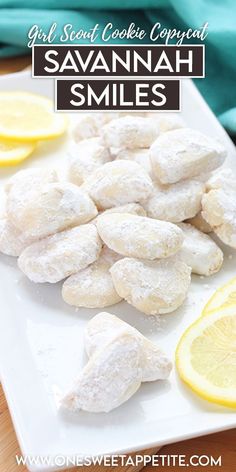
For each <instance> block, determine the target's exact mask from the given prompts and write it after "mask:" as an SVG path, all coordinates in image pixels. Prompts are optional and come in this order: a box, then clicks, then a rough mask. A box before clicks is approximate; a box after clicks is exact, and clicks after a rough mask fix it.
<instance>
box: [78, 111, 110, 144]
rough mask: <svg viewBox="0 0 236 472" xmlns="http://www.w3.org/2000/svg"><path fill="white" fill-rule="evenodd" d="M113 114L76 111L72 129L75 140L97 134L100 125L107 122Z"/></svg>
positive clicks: (92, 136)
mask: <svg viewBox="0 0 236 472" xmlns="http://www.w3.org/2000/svg"><path fill="white" fill-rule="evenodd" d="M110 115H111V116H110ZM113 115H114V114H113V113H111V114H110V113H78V114H77V115H76V123H75V125H74V127H73V130H72V135H73V138H74V140H75V142H77V143H78V142H80V141H82V140H83V139H89V138H94V137H97V136H99V134H100V131H101V128H102V126H104V125H105V124H106V123H108V121H110V119H111V118H112V117H113Z"/></svg>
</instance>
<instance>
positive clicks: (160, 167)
mask: <svg viewBox="0 0 236 472" xmlns="http://www.w3.org/2000/svg"><path fill="white" fill-rule="evenodd" d="M150 156H151V163H152V168H153V173H154V175H155V176H156V178H157V179H158V180H159V181H160V182H161V183H162V184H172V183H175V182H179V181H180V180H183V179H189V178H191V177H195V176H197V175H199V174H201V173H207V172H210V171H212V170H214V169H216V168H217V167H219V166H220V165H221V164H223V162H224V160H225V157H226V150H225V148H224V147H223V145H221V144H220V143H219V142H217V141H216V140H215V139H212V138H210V137H208V136H205V135H204V134H203V133H200V132H199V131H196V130H193V129H190V128H182V129H177V130H173V131H168V132H167V133H163V134H162V135H161V136H159V137H158V138H157V139H156V141H155V142H154V143H153V144H152V146H151V148H150Z"/></svg>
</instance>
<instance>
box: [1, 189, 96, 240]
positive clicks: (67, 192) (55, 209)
mask: <svg viewBox="0 0 236 472" xmlns="http://www.w3.org/2000/svg"><path fill="white" fill-rule="evenodd" d="M7 211H8V216H9V218H10V219H11V221H12V223H13V224H14V225H15V226H16V227H17V228H18V229H19V230H21V231H22V232H24V233H25V234H27V235H29V236H32V237H37V238H43V237H46V236H48V235H51V234H54V233H56V232H58V231H62V230H64V229H66V228H68V227H72V226H76V225H79V224H83V223H87V222H88V221H89V220H91V219H92V218H94V217H95V216H96V215H97V209H96V207H95V205H94V203H93V201H92V200H91V198H90V197H89V196H88V195H87V194H86V193H85V192H84V191H83V190H81V189H80V188H79V187H77V185H74V184H71V183H69V182H57V183H52V184H47V185H44V186H43V187H42V188H41V189H40V190H39V189H36V191H35V192H34V193H33V192H32V194H31V198H28V195H27V193H26V194H22V198H21V196H20V195H19V194H18V193H17V197H16V195H13V196H12V192H10V194H9V196H8V199H7Z"/></svg>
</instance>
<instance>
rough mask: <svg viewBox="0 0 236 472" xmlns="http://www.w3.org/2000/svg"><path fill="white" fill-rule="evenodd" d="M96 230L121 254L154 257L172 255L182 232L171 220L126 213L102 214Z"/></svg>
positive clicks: (146, 257) (178, 243)
mask: <svg viewBox="0 0 236 472" xmlns="http://www.w3.org/2000/svg"><path fill="white" fill-rule="evenodd" d="M97 229H98V232H99V235H100V237H101V238H102V240H103V241H104V243H105V244H106V245H107V246H108V247H109V248H110V249H112V250H113V251H115V252H118V254H122V255H123V256H130V257H140V258H143V259H151V260H152V259H156V258H162V257H169V256H171V255H173V254H175V253H176V252H177V251H178V250H179V249H180V247H181V245H182V242H183V234H182V231H181V230H180V229H179V228H178V227H177V226H175V225H173V224H172V223H168V222H164V221H157V220H153V219H151V218H147V217H145V216H136V215H131V214H128V213H113V214H102V215H100V216H99V217H98V218H97Z"/></svg>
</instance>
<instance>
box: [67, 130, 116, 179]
mask: <svg viewBox="0 0 236 472" xmlns="http://www.w3.org/2000/svg"><path fill="white" fill-rule="evenodd" d="M69 154H70V159H69V166H68V179H69V181H70V182H72V183H73V184H76V185H82V183H83V182H84V181H85V180H86V179H87V177H88V176H89V175H91V174H92V173H93V172H94V171H95V170H96V169H98V167H100V166H101V165H103V164H105V163H106V162H108V161H110V160H111V155H110V152H109V150H108V149H107V148H106V147H105V146H103V144H102V143H101V140H100V138H90V139H84V140H83V141H80V143H79V146H78V145H74V146H71V148H70V151H69Z"/></svg>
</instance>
